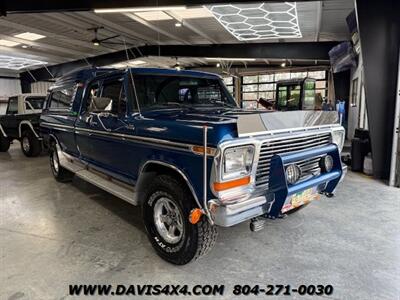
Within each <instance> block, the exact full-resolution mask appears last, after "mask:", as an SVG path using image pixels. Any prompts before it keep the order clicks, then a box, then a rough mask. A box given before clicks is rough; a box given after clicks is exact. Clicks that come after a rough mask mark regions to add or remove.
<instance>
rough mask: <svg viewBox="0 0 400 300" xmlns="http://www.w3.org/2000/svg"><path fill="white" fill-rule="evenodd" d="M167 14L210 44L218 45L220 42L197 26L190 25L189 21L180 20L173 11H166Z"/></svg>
mask: <svg viewBox="0 0 400 300" xmlns="http://www.w3.org/2000/svg"><path fill="white" fill-rule="evenodd" d="M165 13H166V14H167V15H169V16H170V17H171V18H174V19H175V20H177V21H178V22H181V23H182V25H183V26H184V27H186V28H189V29H190V30H191V31H193V32H195V33H197V34H198V35H200V36H201V37H203V38H205V39H206V40H207V41H209V42H211V43H213V44H218V42H217V41H216V40H214V39H213V38H211V37H210V36H209V35H208V34H206V33H204V32H203V31H201V30H200V29H198V28H197V27H196V26H195V25H193V24H192V23H190V21H189V20H187V19H182V18H180V17H179V16H178V15H177V14H175V13H174V12H172V11H165Z"/></svg>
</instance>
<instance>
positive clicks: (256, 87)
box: [242, 70, 328, 109]
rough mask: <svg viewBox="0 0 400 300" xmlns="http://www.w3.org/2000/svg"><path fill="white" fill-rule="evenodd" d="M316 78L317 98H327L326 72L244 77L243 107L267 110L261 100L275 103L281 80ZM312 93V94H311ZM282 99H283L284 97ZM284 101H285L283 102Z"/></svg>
mask: <svg viewBox="0 0 400 300" xmlns="http://www.w3.org/2000/svg"><path fill="white" fill-rule="evenodd" d="M305 77H308V78H314V79H316V83H315V97H316V99H321V103H322V99H323V98H324V97H326V96H327V88H328V86H327V80H326V71H325V70H323V71H303V72H298V71H293V72H276V73H271V74H258V75H248V76H243V77H242V106H243V108H245V109H265V108H264V107H263V106H262V105H260V104H258V100H259V99H260V98H264V99H265V100H268V101H271V102H274V101H276V100H277V99H275V97H276V83H277V82H279V81H281V80H289V79H296V78H305ZM309 93H310V92H309ZM281 96H282V99H283V95H281ZM282 101H283V100H282Z"/></svg>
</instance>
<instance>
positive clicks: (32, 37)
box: [14, 32, 46, 41]
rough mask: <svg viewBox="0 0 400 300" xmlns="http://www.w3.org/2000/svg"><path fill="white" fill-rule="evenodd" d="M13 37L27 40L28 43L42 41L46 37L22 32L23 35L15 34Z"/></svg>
mask: <svg viewBox="0 0 400 300" xmlns="http://www.w3.org/2000/svg"><path fill="white" fill-rule="evenodd" d="M14 37H16V38H20V39H24V40H28V41H36V40H40V39H43V38H45V37H46V36H45V35H41V34H37V33H33V32H24V33H20V34H16V35H14Z"/></svg>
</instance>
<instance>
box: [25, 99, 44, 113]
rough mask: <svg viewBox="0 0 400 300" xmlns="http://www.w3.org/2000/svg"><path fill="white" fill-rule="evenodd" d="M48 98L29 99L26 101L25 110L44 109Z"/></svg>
mask: <svg viewBox="0 0 400 300" xmlns="http://www.w3.org/2000/svg"><path fill="white" fill-rule="evenodd" d="M45 99H46V97H27V98H26V99H25V110H26V111H35V110H41V109H43V104H44V101H45Z"/></svg>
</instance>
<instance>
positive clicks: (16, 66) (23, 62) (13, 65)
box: [0, 55, 47, 70]
mask: <svg viewBox="0 0 400 300" xmlns="http://www.w3.org/2000/svg"><path fill="white" fill-rule="evenodd" d="M46 64H47V62H44V61H40V60H35V59H29V58H22V57H14V56H8V55H0V69H9V70H22V69H28V68H30V67H34V66H43V65H46Z"/></svg>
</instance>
